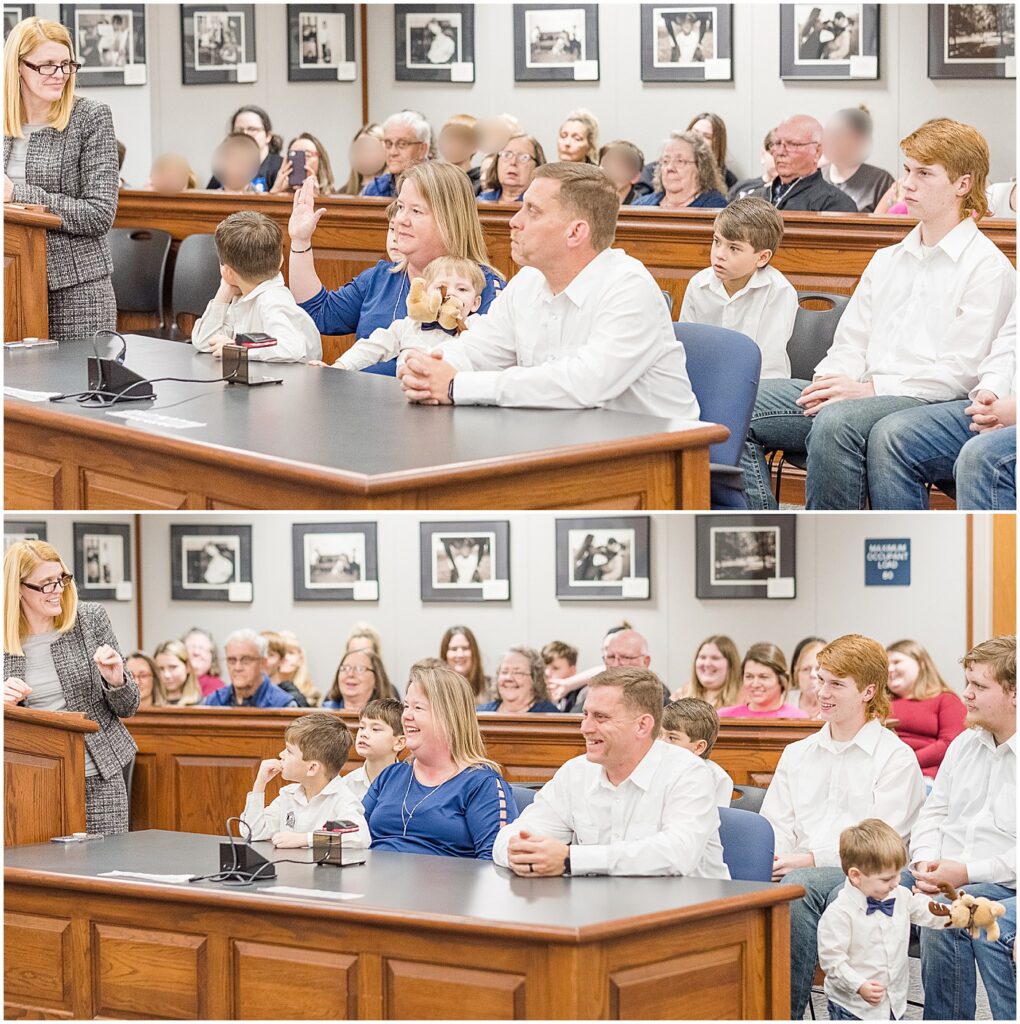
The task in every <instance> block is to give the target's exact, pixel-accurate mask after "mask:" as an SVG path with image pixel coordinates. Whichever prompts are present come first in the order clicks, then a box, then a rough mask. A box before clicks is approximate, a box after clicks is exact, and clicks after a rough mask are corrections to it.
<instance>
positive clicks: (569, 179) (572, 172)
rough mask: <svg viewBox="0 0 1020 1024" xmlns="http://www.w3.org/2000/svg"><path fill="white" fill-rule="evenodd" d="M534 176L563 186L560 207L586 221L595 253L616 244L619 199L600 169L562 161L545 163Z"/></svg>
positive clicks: (614, 187) (594, 166) (592, 165)
mask: <svg viewBox="0 0 1020 1024" xmlns="http://www.w3.org/2000/svg"><path fill="white" fill-rule="evenodd" d="M535 177H536V178H552V179H553V181H558V182H559V183H560V194H559V201H560V205H561V206H562V207H563V208H564V209H565V210H566V211H567V212H568V213H571V214H573V215H574V216H576V217H579V218H580V219H581V220H583V221H586V222H587V224H588V231H589V234H590V236H591V246H592V248H593V249H594V250H595V251H596V252H601V251H602V250H603V249H608V248H609V247H610V246H611V245H612V244H613V239H614V238H615V237H616V218H617V217H618V215H619V213H620V197H619V195H617V192H616V186H615V185H614V184H613V183H612V182H611V181H610V180H609V176H608V175H607V174H606V172H605V171H603V170H602V168H601V167H598V166H596V165H595V164H581V163H576V164H574V163H567V162H564V161H560V162H559V163H554V164H543V166H541V167H539V168H538V170H536V171H535Z"/></svg>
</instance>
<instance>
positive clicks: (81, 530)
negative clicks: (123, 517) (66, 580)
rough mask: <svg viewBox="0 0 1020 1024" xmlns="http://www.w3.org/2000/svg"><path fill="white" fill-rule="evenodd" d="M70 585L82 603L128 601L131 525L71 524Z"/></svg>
mask: <svg viewBox="0 0 1020 1024" xmlns="http://www.w3.org/2000/svg"><path fill="white" fill-rule="evenodd" d="M73 533H74V582H75V586H76V587H77V588H78V597H79V598H80V599H81V600H83V601H130V600H131V599H132V598H133V596H134V586H133V584H132V579H131V526H130V524H128V523H91V522H89V523H74V524H73Z"/></svg>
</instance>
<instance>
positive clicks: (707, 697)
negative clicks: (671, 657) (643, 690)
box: [670, 636, 744, 711]
mask: <svg viewBox="0 0 1020 1024" xmlns="http://www.w3.org/2000/svg"><path fill="white" fill-rule="evenodd" d="M743 687H744V678H743V672H742V670H741V666H740V652H739V651H738V650H737V645H736V644H735V643H734V642H733V641H732V640H731V639H730V638H729V637H728V636H710V637H708V638H707V639H705V640H702V641H701V643H700V644H698V649H697V651H696V652H695V655H694V662H693V663H692V665H691V681H690V682H689V683H688V684H687V685H686V686H683V687H680V688H679V689H678V690H676V692H675V693H672V694H670V700H677V699H679V698H682V697H696V698H697V699H698V700H703V701H706V702H707V703H709V704H711V705H712V707H714V708H715V709H716V710H717V711H718V709H719V708H728V707H731V706H733V705H734V704H739V703H740V694H741V691H742V690H743Z"/></svg>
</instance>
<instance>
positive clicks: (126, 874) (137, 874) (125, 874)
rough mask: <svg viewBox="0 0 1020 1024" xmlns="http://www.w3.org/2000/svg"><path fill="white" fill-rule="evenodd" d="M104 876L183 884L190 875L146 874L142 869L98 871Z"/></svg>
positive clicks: (188, 880)
mask: <svg viewBox="0 0 1020 1024" xmlns="http://www.w3.org/2000/svg"><path fill="white" fill-rule="evenodd" d="M99 874H100V875H101V876H102V877H104V878H137V879H140V880H141V881H143V882H167V883H168V884H170V885H184V884H186V883H187V882H190V881H191V875H147V874H146V873H145V872H144V871H100V872H99Z"/></svg>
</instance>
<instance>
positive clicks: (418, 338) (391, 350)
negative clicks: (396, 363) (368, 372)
mask: <svg viewBox="0 0 1020 1024" xmlns="http://www.w3.org/2000/svg"><path fill="white" fill-rule="evenodd" d="M477 320H478V314H477V313H474V314H472V315H471V316H469V317H468V318H467V320H465V321H464V324H465V326H467V327H470V326H471V325H472V324H473V323H474V322H475V321H477ZM451 337H453V335H451V334H449V333H448V332H446V331H444V330H443V329H442V328H441V327H432V326H431V325H429V328H428V329H427V330H423V329H422V323H421V321H419V320H413V319H411V317H409V316H405V317H404V318H403V319H402V320H394V321H393V323H391V324H390V326H389V327H377V328H376V329H375V330H374V331H373V332H372V333H371V334H370V335H369V336H368V337H367V338H359V339H358V340H357V341H356V342H355V343H354V344H353V345H352V346H351V347H350V348H349V349H348V350H347V351H346V352H345V353H344V354H343V355H342V356H341V357H340V358H339V359H338V360H337V361H336V362H335V363H333V365H334V366H335V367H337V368H338V369H341V370H363V369H365V367H366V366H375V364H376V363H385V362H386V361H387V360H389V359H396V358H397V356H399V355H400V353H401V352H409V351H416V352H431V351H432V349H433V348H436V347H437V346H439V345H441V344H442V343H443V342H444V341H449V340H450V338H451Z"/></svg>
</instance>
